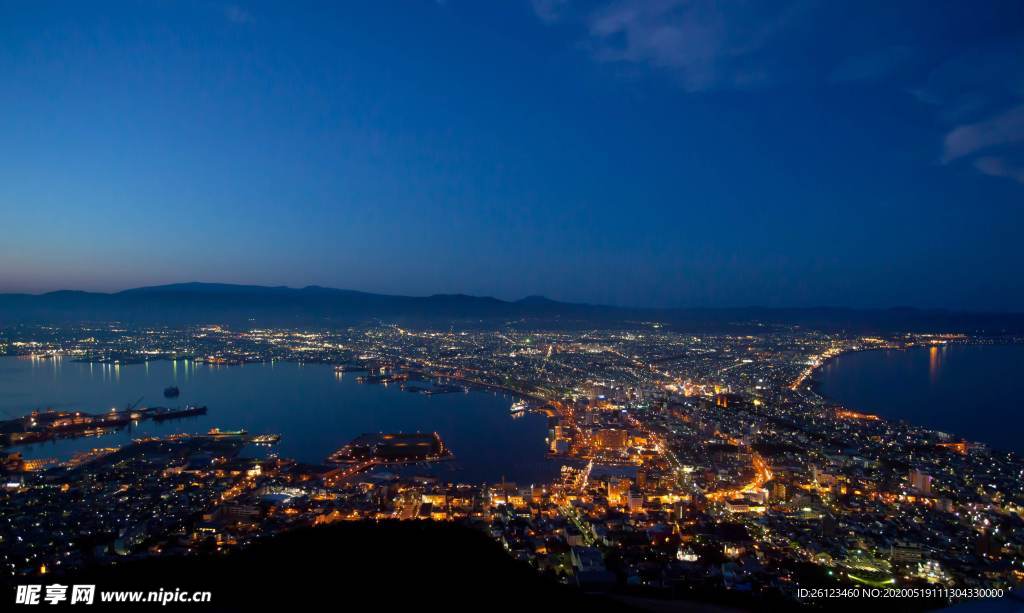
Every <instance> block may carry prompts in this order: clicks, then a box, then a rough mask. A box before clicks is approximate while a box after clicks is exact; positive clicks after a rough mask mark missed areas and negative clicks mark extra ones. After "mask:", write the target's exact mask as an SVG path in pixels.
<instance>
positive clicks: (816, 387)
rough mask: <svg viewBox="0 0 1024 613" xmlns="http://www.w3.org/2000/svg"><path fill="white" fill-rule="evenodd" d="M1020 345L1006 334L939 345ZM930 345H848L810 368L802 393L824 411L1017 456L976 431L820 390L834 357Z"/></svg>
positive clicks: (930, 346)
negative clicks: (851, 414)
mask: <svg viewBox="0 0 1024 613" xmlns="http://www.w3.org/2000/svg"><path fill="white" fill-rule="evenodd" d="M1021 345H1024V342H1021V340H1020V339H1019V338H1017V337H1007V338H1001V339H998V340H997V339H969V340H966V341H958V342H954V343H944V344H943V346H945V347H961V348H977V347H997V346H1021ZM932 347H935V345H929V344H915V345H910V346H883V347H858V348H856V349H853V348H850V349H846V350H843V351H841V352H840V353H838V354H836V355H834V356H831V357H829V358H827V359H825V360H823V361H822V362H821V364H819V365H818V366H816V367H815V368H814V370H813V371H812V373H811V374H810V376H808V377H807V381H806V384H805V392H804V393H807V394H809V395H812V396H814V398H815V399H816V400H817V401H819V402H820V403H821V404H822V405H824V407H825V408H826V410H831V411H836V410H849V411H854V412H861V413H865V414H869V415H873V416H874V417H876V418H878V419H881V420H884V421H887V422H890V423H896V424H901V425H903V426H906V427H908V428H912V429H914V430H919V431H925V432H929V433H933V434H935V435H937V436H945V437H948V438H949V439H950V440H957V441H960V442H964V443H967V444H969V445H972V446H979V447H985V448H988V449H989V450H990V451H992V452H996V453H1009V454H1014V455H1020V454H1021V452H1020V451H1019V450H1016V449H1012V448H1008V447H1006V445H1005V444H1000V443H998V442H995V441H988V440H983V438H984V437H979V436H978V435H977V434H975V435H970V436H969V435H966V434H964V433H963V432H962V431H961V429H960V428H959V427H955V426H951V427H945V426H937V425H928V424H925V423H922V421H921V419H920V416H910V415H908V416H894V415H891V414H885V413H882V412H878V411H877V409H875V408H868V407H864V406H855V405H854V404H853V403H850V402H844V401H842V400H840V399H838V398H836V397H834V396H831V395H829V394H827V393H825V391H824V389H823V386H824V380H823V377H822V371H823V369H824V367H825V366H826V365H829V364H831V363H832V362H833V361H835V360H838V359H839V358H841V357H844V356H848V355H851V354H855V353H866V352H900V353H907V352H911V351H913V350H918V349H920V350H923V351H927V350H929V349H931V348H932Z"/></svg>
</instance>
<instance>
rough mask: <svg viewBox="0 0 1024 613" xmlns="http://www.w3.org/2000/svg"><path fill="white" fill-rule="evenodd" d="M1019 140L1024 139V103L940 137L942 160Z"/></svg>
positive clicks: (949, 159)
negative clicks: (942, 139) (942, 142)
mask: <svg viewBox="0 0 1024 613" xmlns="http://www.w3.org/2000/svg"><path fill="white" fill-rule="evenodd" d="M1021 141H1024V105H1020V106H1017V107H1014V108H1012V109H1010V110H1008V111H1006V112H1004V113H1001V114H999V115H996V116H995V117H991V118H989V119H986V120H985V121H979V122H977V123H972V124H967V125H961V126H957V127H956V128H954V129H953V130H952V131H950V132H949V133H948V134H946V138H945V139H944V145H945V151H944V154H943V162H950V161H952V160H955V159H957V158H961V157H964V156H966V155H971V154H972V153H976V152H978V151H981V150H983V149H988V148H990V147H996V146H999V145H1007V144H1012V143H1019V142H1021Z"/></svg>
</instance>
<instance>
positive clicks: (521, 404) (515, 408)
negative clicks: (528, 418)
mask: <svg viewBox="0 0 1024 613" xmlns="http://www.w3.org/2000/svg"><path fill="white" fill-rule="evenodd" d="M528 408H530V405H528V404H526V401H525V400H520V401H518V402H513V403H512V408H511V409H509V412H511V413H522V412H523V411H525V410H526V409H528Z"/></svg>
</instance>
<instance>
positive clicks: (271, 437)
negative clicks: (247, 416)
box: [249, 434, 281, 445]
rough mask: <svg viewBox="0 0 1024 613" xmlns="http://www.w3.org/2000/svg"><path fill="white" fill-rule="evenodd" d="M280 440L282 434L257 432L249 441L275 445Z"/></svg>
mask: <svg viewBox="0 0 1024 613" xmlns="http://www.w3.org/2000/svg"><path fill="white" fill-rule="evenodd" d="M279 440H281V435H280V434H257V435H256V436H254V437H252V438H251V439H250V440H249V442H251V443H255V444H257V445H273V444H274V443H276V442H277V441H279Z"/></svg>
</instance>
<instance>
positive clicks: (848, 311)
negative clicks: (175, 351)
mask: <svg viewBox="0 0 1024 613" xmlns="http://www.w3.org/2000/svg"><path fill="white" fill-rule="evenodd" d="M90 321H91V322H100V321H104V322H107V321H119V322H124V323H135V324H164V325H186V324H205V323H221V324H228V325H236V326H255V325H278V326H288V325H303V326H310V325H313V326H324V327H336V326H350V325H359V324H365V323H372V322H394V323H404V324H410V325H416V324H419V325H431V326H437V325H445V326H447V325H457V326H465V327H493V326H499V325H509V324H511V325H531V326H538V327H566V328H580V327H641V326H646V325H651V324H654V323H660V324H663V325H667V326H671V327H672V328H674V329H681V330H711V329H716V330H734V331H738V330H752V329H758V328H762V327H764V326H773V325H790V326H802V327H808V328H817V329H822V330H847V331H855V332H895V331H933V332H970V333H982V334H1019V333H1024V313H988V312H967V311H950V310H938V309H917V308H909V307H900V308H890V309H853V308H842V307H813V308H768V307H756V306H754V307H743V308H674V309H673V308H668V309H666V308H662V309H656V308H628V307H613V306H602V305H590V304H578V303H568V302H559V301H555V300H550V299H548V298H545V297H543V296H529V297H526V298H523V299H521V300H516V301H506V300H499V299H497V298H491V297H481V296H469V295H464V294H436V295H433V296H423V297H416V296H395V295H385V294H373V293H368V292H359V291H353V290H344V289H334V288H327V287H319V286H309V287H303V288H290V287H265V286H256V285H231V284H220V283H178V284H172V285H160V286H154V287H140V288H136V289H129V290H124V291H120V292H114V293H100V292H84V291H71V290H62V291H55V292H49V293H45V294H0V327H3V326H6V325H10V324H16V323H53V324H66V323H75V322H90Z"/></svg>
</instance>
